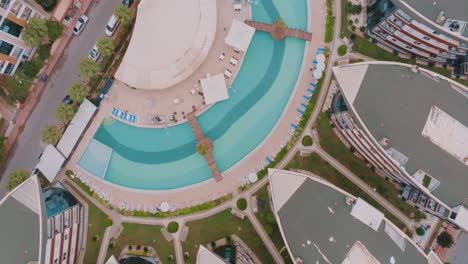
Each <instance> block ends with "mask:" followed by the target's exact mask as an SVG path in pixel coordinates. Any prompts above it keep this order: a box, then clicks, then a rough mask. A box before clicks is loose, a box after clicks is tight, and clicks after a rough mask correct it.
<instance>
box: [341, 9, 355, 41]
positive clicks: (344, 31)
mask: <svg viewBox="0 0 468 264" xmlns="http://www.w3.org/2000/svg"><path fill="white" fill-rule="evenodd" d="M348 8H349V6H348V0H341V31H340V37H341V38H343V37H347V38H349V37H350V36H351V34H352V32H351V31H349V30H348V13H349V11H348Z"/></svg>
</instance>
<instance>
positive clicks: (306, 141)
mask: <svg viewBox="0 0 468 264" xmlns="http://www.w3.org/2000/svg"><path fill="white" fill-rule="evenodd" d="M313 143H314V141H313V140H312V137H311V136H309V135H306V136H304V137H303V138H302V145H303V146H312V144H313Z"/></svg>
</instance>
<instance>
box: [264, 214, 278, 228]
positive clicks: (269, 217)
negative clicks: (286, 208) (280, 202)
mask: <svg viewBox="0 0 468 264" xmlns="http://www.w3.org/2000/svg"><path fill="white" fill-rule="evenodd" d="M266 222H267V223H269V224H272V225H276V218H275V215H274V214H273V213H272V212H269V213H268V214H267V216H266Z"/></svg>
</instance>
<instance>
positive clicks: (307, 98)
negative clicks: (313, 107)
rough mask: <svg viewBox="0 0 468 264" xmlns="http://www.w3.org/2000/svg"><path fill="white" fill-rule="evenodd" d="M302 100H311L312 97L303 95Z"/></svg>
mask: <svg viewBox="0 0 468 264" xmlns="http://www.w3.org/2000/svg"><path fill="white" fill-rule="evenodd" d="M302 98H304V99H306V100H307V101H309V100H310V96H307V95H303V96H302Z"/></svg>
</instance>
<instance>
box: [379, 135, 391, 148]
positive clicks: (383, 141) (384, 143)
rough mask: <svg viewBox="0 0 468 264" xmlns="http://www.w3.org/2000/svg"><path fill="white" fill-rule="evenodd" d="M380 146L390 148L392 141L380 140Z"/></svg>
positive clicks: (384, 138)
mask: <svg viewBox="0 0 468 264" xmlns="http://www.w3.org/2000/svg"><path fill="white" fill-rule="evenodd" d="M379 144H380V145H381V146H382V147H388V144H390V139H388V138H386V137H383V138H382V139H381V140H379Z"/></svg>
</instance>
